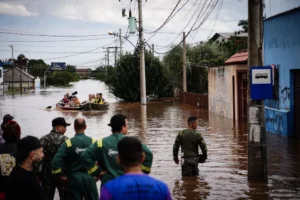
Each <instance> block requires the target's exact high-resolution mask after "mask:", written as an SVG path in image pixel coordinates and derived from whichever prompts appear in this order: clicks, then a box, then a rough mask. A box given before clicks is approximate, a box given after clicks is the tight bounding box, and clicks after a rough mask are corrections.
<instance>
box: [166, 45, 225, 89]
mask: <svg viewBox="0 0 300 200" xmlns="http://www.w3.org/2000/svg"><path fill="white" fill-rule="evenodd" d="M182 51H183V49H182V46H175V47H173V48H172V49H171V51H170V52H169V53H167V54H166V55H165V57H164V59H163V62H164V65H165V67H166V69H167V74H168V79H169V80H170V82H171V85H172V87H173V89H174V88H182V85H183V84H182V82H183V81H182V79H183V74H182V73H183V72H182V71H183V70H182V65H183V63H182V60H183V58H182ZM225 58H226V54H225V52H223V51H220V50H219V49H218V46H217V45H215V44H210V43H206V44H204V45H203V44H202V45H198V46H194V47H191V46H189V45H187V89H188V91H190V92H200V93H206V92H207V67H210V66H216V65H220V64H223V63H224V61H225Z"/></svg>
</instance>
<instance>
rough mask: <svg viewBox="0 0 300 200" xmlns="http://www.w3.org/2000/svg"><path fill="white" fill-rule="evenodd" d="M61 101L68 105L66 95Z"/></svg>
mask: <svg viewBox="0 0 300 200" xmlns="http://www.w3.org/2000/svg"><path fill="white" fill-rule="evenodd" d="M61 101H62V103H63V104H68V103H69V102H70V101H69V99H68V96H67V95H65V96H64V98H63V99H62V100H61Z"/></svg>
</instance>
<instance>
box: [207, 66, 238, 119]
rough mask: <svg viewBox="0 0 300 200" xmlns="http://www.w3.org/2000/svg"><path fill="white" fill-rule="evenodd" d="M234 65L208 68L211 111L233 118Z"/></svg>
mask: <svg viewBox="0 0 300 200" xmlns="http://www.w3.org/2000/svg"><path fill="white" fill-rule="evenodd" d="M233 75H235V68H234V67H230V66H228V67H213V68H209V70H208V98H209V108H208V109H209V112H212V113H215V114H218V115H221V116H223V117H227V118H229V119H233V108H232V107H233V99H232V95H233V94H232V76H233Z"/></svg>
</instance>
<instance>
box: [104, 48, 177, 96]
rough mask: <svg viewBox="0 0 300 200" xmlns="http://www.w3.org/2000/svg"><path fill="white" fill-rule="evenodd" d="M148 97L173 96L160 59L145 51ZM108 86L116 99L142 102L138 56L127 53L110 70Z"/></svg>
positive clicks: (107, 79)
mask: <svg viewBox="0 0 300 200" xmlns="http://www.w3.org/2000/svg"><path fill="white" fill-rule="evenodd" d="M145 65H146V88H147V95H151V96H156V97H165V96H169V95H171V93H172V91H171V86H170V84H169V83H168V80H167V77H166V73H165V69H164V67H163V65H162V63H161V62H160V61H159V59H158V58H156V57H154V56H153V54H152V53H151V52H149V51H145ZM106 84H107V85H108V87H109V90H110V92H112V93H113V94H114V95H115V96H116V97H118V98H120V99H123V100H125V101H134V102H135V101H140V70H139V57H138V55H137V54H130V53H127V54H125V55H123V56H122V57H121V58H120V59H119V60H118V62H117V65H116V67H114V68H110V70H108V76H107V78H106Z"/></svg>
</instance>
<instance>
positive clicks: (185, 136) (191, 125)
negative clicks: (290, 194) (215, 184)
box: [173, 117, 207, 176]
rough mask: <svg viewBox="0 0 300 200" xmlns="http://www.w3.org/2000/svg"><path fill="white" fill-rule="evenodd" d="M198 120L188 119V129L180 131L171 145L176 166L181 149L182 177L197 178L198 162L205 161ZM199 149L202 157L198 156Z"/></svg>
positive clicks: (205, 149) (205, 153)
mask: <svg viewBox="0 0 300 200" xmlns="http://www.w3.org/2000/svg"><path fill="white" fill-rule="evenodd" d="M197 126H198V120H197V118H196V117H189V119H188V129H185V130H182V131H180V132H179V134H178V135H177V137H176V140H175V143H174V145H173V159H174V162H175V163H176V164H177V165H178V164H179V159H178V152H179V147H181V152H182V154H181V157H182V160H183V162H182V163H181V173H182V176H197V175H198V174H199V170H198V162H201V163H202V162H204V161H205V160H206V159H207V147H206V143H205V141H204V139H203V137H202V135H201V133H199V132H198V131H196V129H197ZM199 147H200V148H201V151H202V155H200V156H199Z"/></svg>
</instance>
